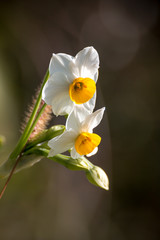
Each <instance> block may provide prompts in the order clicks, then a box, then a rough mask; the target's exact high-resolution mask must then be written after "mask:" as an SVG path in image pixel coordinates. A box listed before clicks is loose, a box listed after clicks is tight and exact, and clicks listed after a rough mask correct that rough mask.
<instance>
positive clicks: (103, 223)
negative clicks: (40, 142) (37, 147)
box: [0, 0, 160, 240]
mask: <svg viewBox="0 0 160 240" xmlns="http://www.w3.org/2000/svg"><path fill="white" fill-rule="evenodd" d="M86 46H94V47H95V48H96V50H97V51H98V53H99V56H100V72H99V80H98V86H97V88H98V90H97V91H98V98H97V105H96V108H100V107H103V106H106V114H105V117H104V118H103V121H102V123H101V124H100V125H99V126H98V127H97V129H96V133H97V134H99V135H101V136H102V143H101V145H100V148H99V152H98V154H97V155H95V156H94V157H91V158H90V159H89V160H90V161H92V162H93V163H94V164H96V165H98V166H100V167H102V168H103V169H104V170H105V171H106V173H107V174H108V176H109V179H110V190H109V191H108V192H107V191H105V190H102V189H100V188H97V187H95V186H93V185H91V184H90V183H89V182H88V181H87V179H86V177H85V174H84V173H83V172H73V171H70V170H68V169H66V168H64V167H63V166H61V165H59V164H57V163H54V162H51V161H50V160H47V159H43V160H42V161H41V162H40V163H38V164H36V165H34V166H33V167H32V168H30V169H26V170H24V171H21V172H19V173H17V174H15V175H14V176H13V177H12V180H11V182H10V183H9V185H8V187H7V190H6V192H5V194H4V196H3V198H2V199H1V201H0V239H1V240H10V239H12V240H19V239H23V240H51V239H52V240H63V239H65V240H68V239H74V240H81V239H83V240H91V239H92V240H135V239H136V240H158V239H160V228H159V226H160V220H159V215H160V206H159V205H160V184H159V181H160V180H159V176H160V159H159V146H158V143H159V140H160V125H159V118H160V114H159V110H158V109H159V103H160V102H159V85H160V80H159V78H160V4H159V1H154V0H150V1H148V0H139V1H138V0H135V1H127V0H126V1H124V0H110V1H109V0H92V1H76V0H75V1H73V0H71V1H69V0H68V1H61V0H52V1H51V0H45V1H38V0H35V1H30V0H28V1H23V0H21V1H20V0H17V1H16V0H15V1H7V0H6V1H1V2H0V134H1V135H4V136H5V138H6V144H5V145H4V147H3V148H1V149H0V163H2V162H3V161H5V160H6V159H7V157H8V155H9V153H10V152H11V151H12V150H13V148H14V147H15V145H16V143H17V141H18V139H19V136H20V130H19V129H20V126H21V122H22V121H23V118H24V115H25V111H26V109H27V106H28V104H30V103H31V99H32V96H34V94H35V89H37V88H38V86H39V85H40V83H41V82H42V79H43V76H44V74H45V72H46V70H47V68H48V64H49V61H50V58H51V55H52V53H53V52H54V53H59V52H64V53H68V54H70V55H73V56H75V55H76V53H77V52H78V51H80V50H81V49H83V48H84V47H86ZM63 122H64V119H63V118H56V117H54V116H53V119H52V121H51V125H52V124H61V123H63ZM3 184H4V180H3V181H2V180H1V181H0V187H1V188H2V186H3Z"/></svg>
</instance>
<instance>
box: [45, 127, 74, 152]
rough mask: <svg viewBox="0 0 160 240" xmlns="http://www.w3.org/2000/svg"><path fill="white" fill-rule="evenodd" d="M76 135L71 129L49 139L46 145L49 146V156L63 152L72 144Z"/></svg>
mask: <svg viewBox="0 0 160 240" xmlns="http://www.w3.org/2000/svg"><path fill="white" fill-rule="evenodd" d="M75 138H76V135H75V133H74V132H72V131H66V132H64V133H63V134H62V135H60V136H58V137H55V138H53V139H51V140H50V141H49V142H48V146H49V147H50V148H51V150H50V153H49V157H53V156H55V155H56V154H59V153H63V152H65V151H67V150H69V149H70V148H72V147H73V146H74V143H75Z"/></svg>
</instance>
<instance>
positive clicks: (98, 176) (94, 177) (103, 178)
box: [86, 166, 109, 190]
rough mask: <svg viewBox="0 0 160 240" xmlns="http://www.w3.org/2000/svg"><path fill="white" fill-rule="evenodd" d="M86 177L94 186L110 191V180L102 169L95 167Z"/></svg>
mask: <svg viewBox="0 0 160 240" xmlns="http://www.w3.org/2000/svg"><path fill="white" fill-rule="evenodd" d="M86 176H87V178H88V180H89V182H91V183H92V184H94V185H96V186H98V187H101V188H103V189H105V190H109V179H108V177H107V175H106V173H105V172H104V171H103V169H102V168H100V167H98V166H94V167H92V168H91V169H89V170H88V171H87V172H86Z"/></svg>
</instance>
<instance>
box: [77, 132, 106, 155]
mask: <svg viewBox="0 0 160 240" xmlns="http://www.w3.org/2000/svg"><path fill="white" fill-rule="evenodd" d="M100 142H101V137H100V136H99V135H97V134H95V133H86V132H82V133H81V134H80V135H79V136H78V137H77V139H76V142H75V149H76V151H77V152H78V153H79V154H80V155H87V154H89V153H91V152H92V151H93V150H94V149H95V148H96V147H97V146H98V145H99V144H100Z"/></svg>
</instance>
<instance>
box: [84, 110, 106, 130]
mask: <svg viewBox="0 0 160 240" xmlns="http://www.w3.org/2000/svg"><path fill="white" fill-rule="evenodd" d="M104 110H105V107H103V108H101V109H99V110H97V111H96V112H94V113H92V114H90V115H88V116H87V117H86V119H85V120H84V121H83V123H82V131H84V132H92V130H93V129H94V128H95V127H97V126H98V125H99V123H100V122H101V120H102V118H103V114H104Z"/></svg>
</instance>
